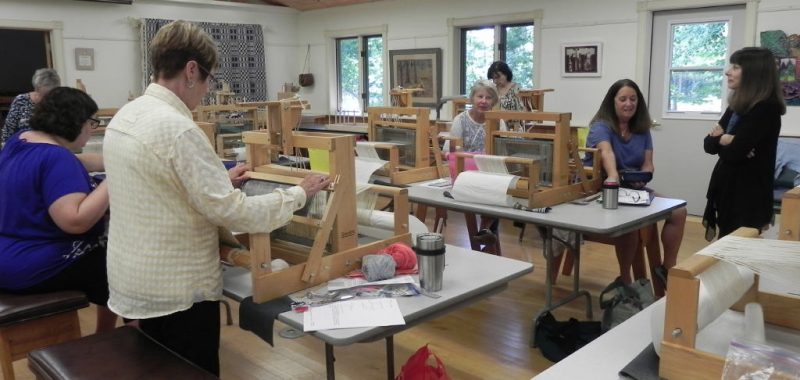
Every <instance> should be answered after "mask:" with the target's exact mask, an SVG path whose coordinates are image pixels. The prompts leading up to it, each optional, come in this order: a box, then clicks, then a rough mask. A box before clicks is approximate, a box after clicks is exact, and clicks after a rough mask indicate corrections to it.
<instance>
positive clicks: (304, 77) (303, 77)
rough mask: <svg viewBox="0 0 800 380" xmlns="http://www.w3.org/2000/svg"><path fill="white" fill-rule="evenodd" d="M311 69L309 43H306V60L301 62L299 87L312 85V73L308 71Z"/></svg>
mask: <svg viewBox="0 0 800 380" xmlns="http://www.w3.org/2000/svg"><path fill="white" fill-rule="evenodd" d="M310 70H311V44H308V49H307V50H306V62H305V63H304V64H303V73H302V74H300V77H299V78H298V82H300V86H301V87H308V86H313V85H314V74H311V73H309V71H310Z"/></svg>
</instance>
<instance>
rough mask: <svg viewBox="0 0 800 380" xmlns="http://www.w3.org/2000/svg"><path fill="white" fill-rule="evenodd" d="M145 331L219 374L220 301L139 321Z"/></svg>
mask: <svg viewBox="0 0 800 380" xmlns="http://www.w3.org/2000/svg"><path fill="white" fill-rule="evenodd" d="M139 328H140V329H141V330H142V331H144V333H145V334H147V335H149V336H150V337H151V338H153V339H155V340H156V341H158V342H159V343H161V344H163V345H164V346H166V347H167V348H169V349H170V350H172V351H175V352H176V353H178V354H179V355H180V356H183V357H184V358H185V359H186V360H188V361H190V362H192V363H194V364H195V365H197V366H198V367H200V368H203V369H205V370H206V371H208V372H211V373H213V374H214V375H215V376H219V339H220V338H219V336H220V318H219V301H205V302H199V303H196V304H194V305H193V306H192V307H191V308H189V309H187V310H184V311H179V312H177V313H173V314H170V315H165V316H163V317H158V318H150V319H141V320H139Z"/></svg>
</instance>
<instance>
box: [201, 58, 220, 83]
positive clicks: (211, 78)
mask: <svg viewBox="0 0 800 380" xmlns="http://www.w3.org/2000/svg"><path fill="white" fill-rule="evenodd" d="M197 67H199V68H200V70H203V72H204V73H206V75H208V77H206V80H207V81H208V85H209V86H211V87H216V86H217V77H215V76H214V74H212V73H211V70H209V69H207V68H205V67H203V66H201V65H200V64H199V63H198V64H197Z"/></svg>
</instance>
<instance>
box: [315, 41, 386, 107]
mask: <svg viewBox="0 0 800 380" xmlns="http://www.w3.org/2000/svg"><path fill="white" fill-rule="evenodd" d="M387 31H388V27H387V26H386V25H383V26H379V27H372V28H360V29H348V30H338V31H327V32H325V38H326V40H327V41H328V43H327V46H328V57H329V62H331V64H330V65H328V72H329V75H328V112H330V113H332V114H333V113H335V112H336V111H337V109H339V107H340V105H341V100H342V99H341V98H340V94H341V92H340V83H341V81H340V79H341V78H340V77H339V47H338V41H339V40H342V39H348V38H357V39H358V44H359V52H360V53H359V63H358V64H359V71H360V74H359V75H360V78H359V87H360V88H359V104H360V106H361V107H362V108H363V109H362V113H366V110H367V109H366V107H367V106H368V104H369V103H368V102H369V94H368V87H369V84H368V78H367V76H366V75H363V73H366V72H367V71H366V70H367V62H366V59H367V57H366V54H367V38H380V39H381V41H382V44H383V52H382V54H381V62H383V67H384V70H383V77H382V78H381V79H382V80H383V83H389V76H388V74H387V72H388V71H389V70H387V68H388V67H389V66H388V62H389V58H388V57H389V52H388V49H387V46H388V39H387V34H388V32H387ZM365 95H366V98H365ZM388 97H389V88H388V87H387V86H385V85H384V88H383V98H384V99H388Z"/></svg>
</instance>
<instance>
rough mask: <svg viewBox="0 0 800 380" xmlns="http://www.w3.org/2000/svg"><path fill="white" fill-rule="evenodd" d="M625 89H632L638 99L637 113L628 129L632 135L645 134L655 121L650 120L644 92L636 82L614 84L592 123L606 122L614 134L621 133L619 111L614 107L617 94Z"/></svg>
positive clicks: (627, 80) (623, 80)
mask: <svg viewBox="0 0 800 380" xmlns="http://www.w3.org/2000/svg"><path fill="white" fill-rule="evenodd" d="M623 87H630V88H632V89H633V90H634V91H636V98H637V101H636V113H634V114H633V117H632V118H631V120H630V121H629V122H628V128H629V129H630V131H631V133H644V132H646V131H647V130H648V129H650V126H651V125H652V124H653V121H652V119H651V118H650V112H648V111H647V103H645V101H644V95H642V90H640V89H639V86H638V85H637V84H636V82H634V81H632V80H630V79H620V80H618V81H616V82H614V84H612V85H611V87H609V88H608V92H606V96H605V97H604V98H603V102H602V103H600V109H598V110H597V113H596V114H595V115H594V117H593V118H592V121H591V123H594V122H596V121H603V122H606V123H607V124H609V125H610V126H611V128H612V129H613V130H614V132H616V133H617V134H619V133H620V131H619V118H618V117H617V110H616V108H615V107H614V98H616V97H617V93H618V92H619V90H620V89H621V88H623Z"/></svg>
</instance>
